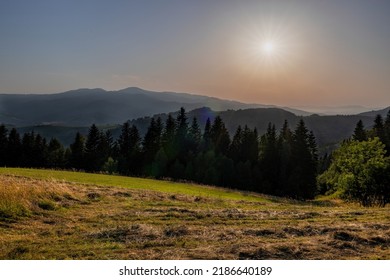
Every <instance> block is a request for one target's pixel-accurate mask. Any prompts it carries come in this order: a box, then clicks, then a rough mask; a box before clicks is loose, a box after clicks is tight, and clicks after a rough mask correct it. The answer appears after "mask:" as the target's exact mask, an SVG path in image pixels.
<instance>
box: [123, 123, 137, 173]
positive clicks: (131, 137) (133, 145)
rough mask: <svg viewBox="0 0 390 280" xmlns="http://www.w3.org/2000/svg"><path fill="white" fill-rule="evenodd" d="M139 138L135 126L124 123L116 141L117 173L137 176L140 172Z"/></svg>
mask: <svg viewBox="0 0 390 280" xmlns="http://www.w3.org/2000/svg"><path fill="white" fill-rule="evenodd" d="M140 143H141V137H140V135H139V132H138V129H137V127H136V126H134V125H133V126H131V127H130V125H129V123H128V122H125V123H124V124H123V125H122V131H121V134H120V136H119V139H118V150H119V159H118V171H119V172H120V173H122V174H125V175H129V174H131V175H138V174H140V170H141V167H142V166H141V162H140V160H141V147H140Z"/></svg>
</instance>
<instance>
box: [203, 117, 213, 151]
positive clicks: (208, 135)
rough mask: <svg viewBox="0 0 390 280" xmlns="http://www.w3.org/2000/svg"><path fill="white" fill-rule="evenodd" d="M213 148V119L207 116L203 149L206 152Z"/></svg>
mask: <svg viewBox="0 0 390 280" xmlns="http://www.w3.org/2000/svg"><path fill="white" fill-rule="evenodd" d="M209 149H211V121H210V118H207V120H206V124H205V127H204V131H203V137H202V142H201V151H202V152H206V151H208V150H209Z"/></svg>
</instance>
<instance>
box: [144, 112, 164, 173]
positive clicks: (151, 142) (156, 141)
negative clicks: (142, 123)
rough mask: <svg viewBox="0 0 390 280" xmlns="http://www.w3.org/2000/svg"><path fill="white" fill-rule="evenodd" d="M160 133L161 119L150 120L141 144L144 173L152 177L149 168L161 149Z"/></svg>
mask: <svg viewBox="0 0 390 280" xmlns="http://www.w3.org/2000/svg"><path fill="white" fill-rule="evenodd" d="M161 133H162V125H161V118H158V119H157V121H155V119H154V118H152V119H151V121H150V125H149V128H148V130H147V132H146V134H145V137H144V139H143V142H142V155H143V164H144V172H145V173H146V174H147V175H153V174H154V173H155V172H154V171H153V170H152V169H151V168H152V165H153V161H154V159H155V157H156V155H157V152H158V151H159V150H160V148H161Z"/></svg>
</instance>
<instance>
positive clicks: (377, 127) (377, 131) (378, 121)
mask: <svg viewBox="0 0 390 280" xmlns="http://www.w3.org/2000/svg"><path fill="white" fill-rule="evenodd" d="M372 130H373V134H374V137H378V138H379V140H380V141H381V142H382V143H385V142H386V135H385V125H384V123H383V118H382V116H381V115H379V114H378V115H376V117H375V120H374V126H373V128H372Z"/></svg>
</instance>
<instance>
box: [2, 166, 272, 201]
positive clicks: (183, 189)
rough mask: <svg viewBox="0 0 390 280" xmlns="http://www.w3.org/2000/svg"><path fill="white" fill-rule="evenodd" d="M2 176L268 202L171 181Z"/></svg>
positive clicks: (25, 172) (34, 173)
mask: <svg viewBox="0 0 390 280" xmlns="http://www.w3.org/2000/svg"><path fill="white" fill-rule="evenodd" d="M0 174H5V175H13V176H23V177H29V178H34V179H45V180H51V179H55V180H64V181H67V182H73V183H81V184H92V185H97V186H117V187H125V188H131V189H145V190H152V191H160V192H164V193H172V194H183V195H190V196H199V197H206V198H214V199H215V198H217V199H223V200H225V199H230V200H243V201H253V202H269V201H270V200H269V199H267V198H266V197H264V196H261V195H257V194H254V193H248V192H239V191H235V190H228V189H223V188H217V187H211V186H202V185H197V184H191V183H178V182H172V181H162V180H153V179H145V178H136V177H126V176H117V175H105V174H92V173H82V172H72V171H58V170H44V169H26V168H0Z"/></svg>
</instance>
